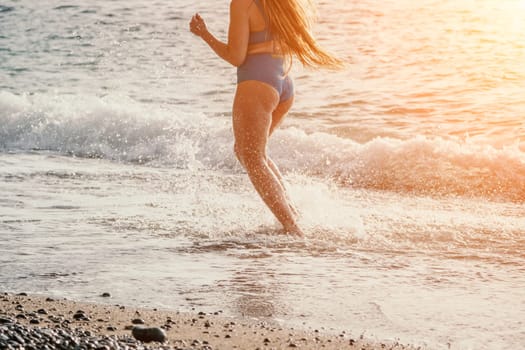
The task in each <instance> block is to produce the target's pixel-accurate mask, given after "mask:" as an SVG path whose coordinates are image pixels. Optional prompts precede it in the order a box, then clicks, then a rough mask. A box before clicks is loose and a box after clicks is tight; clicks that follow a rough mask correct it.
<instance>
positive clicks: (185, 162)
mask: <svg viewBox="0 0 525 350" xmlns="http://www.w3.org/2000/svg"><path fill="white" fill-rule="evenodd" d="M291 118H293V114H292V116H291ZM0 150H2V151H3V152H8V151H14V152H18V151H34V150H45V151H51V152H57V153H60V154H65V155H72V156H76V157H95V158H104V159H109V160H113V161H119V162H131V163H140V164H148V165H150V166H160V167H175V168H181V169H204V170H205V169H213V170H219V171H226V172H232V171H233V172H238V171H241V168H240V166H239V164H238V162H237V161H236V159H235V157H234V155H233V135H232V131H231V125H230V120H229V118H226V117H224V118H220V117H210V116H207V115H205V114H203V113H198V112H195V113H191V114H189V113H185V112H181V111H178V110H177V109H176V108H175V107H173V106H156V107H152V106H151V105H147V104H143V103H140V102H137V101H134V100H131V99H129V98H127V97H122V96H106V97H93V96H78V95H71V96H70V95H67V96H49V95H45V94H35V95H31V96H28V95H22V96H20V95H14V94H11V93H8V92H1V93H0ZM269 154H270V156H271V157H272V158H275V161H276V162H277V163H278V164H279V166H280V167H281V168H282V170H283V171H285V172H295V173H299V174H303V175H308V176H314V177H316V178H329V179H331V180H335V182H336V183H338V184H340V185H343V186H348V187H353V188H366V189H374V190H386V191H395V192H408V193H413V194H422V195H431V196H435V195H438V196H442V195H454V196H468V197H483V198H488V199H494V200H504V201H517V202H521V201H525V153H524V152H523V151H522V150H521V149H520V147H519V145H509V146H507V147H504V148H495V147H493V146H491V145H486V144H482V143H479V142H475V141H472V140H467V141H462V140H458V139H452V138H448V139H445V138H441V137H434V138H430V137H428V136H423V135H415V136H413V137H411V138H409V139H394V138H386V137H377V138H375V139H373V140H371V141H368V142H366V143H358V142H356V141H354V140H352V139H348V138H343V137H340V136H337V135H334V134H330V133H327V132H323V131H319V132H314V133H306V132H305V131H303V130H301V129H298V128H296V127H290V126H288V127H287V126H284V127H283V128H281V129H280V130H278V131H277V132H276V133H275V135H274V137H273V138H272V139H271V141H270V143H269Z"/></svg>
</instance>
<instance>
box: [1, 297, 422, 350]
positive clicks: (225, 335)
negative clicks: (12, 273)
mask: <svg viewBox="0 0 525 350" xmlns="http://www.w3.org/2000/svg"><path fill="white" fill-rule="evenodd" d="M109 300H111V299H108V301H109ZM80 314H83V315H84V317H80V316H79V315H80ZM9 324H16V325H20V326H22V327H26V328H27V329H35V328H36V329H42V328H47V329H55V330H58V329H60V330H67V331H74V332H83V333H82V334H88V335H89V337H90V338H93V337H95V338H97V337H102V338H104V337H105V338H107V337H110V338H111V339H120V340H122V341H126V342H128V343H129V344H132V341H134V339H133V336H132V328H133V327H134V326H140V327H159V328H161V329H163V330H164V332H165V334H166V336H167V340H166V341H165V342H163V343H158V342H150V343H147V344H143V343H142V342H137V343H136V344H137V345H136V346H137V347H135V348H142V349H145V348H147V349H206V350H212V349H214V350H215V349H290V348H300V349H312V350H313V349H321V348H322V349H334V350H336V349H337V350H338V349H359V350H379V349H381V350H384V349H391V350H401V349H407V350H408V349H419V347H413V346H410V345H403V344H399V343H397V342H373V341H369V340H367V339H363V338H362V337H361V336H357V337H355V335H350V334H347V333H345V332H342V333H340V334H339V335H335V334H328V333H326V332H325V331H322V330H312V331H308V330H298V329H294V328H290V327H283V326H281V325H278V324H277V323H276V322H275V323H274V322H268V321H258V320H254V319H247V318H242V317H235V318H230V317H224V316H221V311H216V312H213V313H204V312H199V311H198V310H196V311H195V313H186V312H184V313H182V312H178V311H173V310H159V309H156V308H154V309H147V308H140V307H131V306H125V305H109V304H103V303H90V302H77V301H73V300H68V299H65V298H56V297H45V296H40V295H27V294H26V293H19V294H14V293H1V294H0V335H2V333H3V332H5V331H6V327H7V325H9ZM86 332H87V333H86ZM0 340H1V337H0ZM128 343H126V344H128ZM144 346H146V347H144ZM102 348H104V347H102ZM108 348H113V347H111V346H109V347H108ZM117 348H118V347H117Z"/></svg>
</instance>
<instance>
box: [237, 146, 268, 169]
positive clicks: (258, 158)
mask: <svg viewBox="0 0 525 350" xmlns="http://www.w3.org/2000/svg"><path fill="white" fill-rule="evenodd" d="M234 152H235V156H236V157H237V159H238V160H239V162H241V164H242V165H243V166H244V167H245V168H246V169H249V168H257V167H258V166H259V165H262V164H264V162H265V159H266V155H265V154H264V152H263V151H260V150H257V149H254V148H253V147H246V146H242V145H240V144H238V143H235V146H234Z"/></svg>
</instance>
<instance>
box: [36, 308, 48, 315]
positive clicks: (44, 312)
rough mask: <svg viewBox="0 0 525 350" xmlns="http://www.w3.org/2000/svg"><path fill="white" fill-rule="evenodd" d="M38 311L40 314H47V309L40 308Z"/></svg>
mask: <svg viewBox="0 0 525 350" xmlns="http://www.w3.org/2000/svg"><path fill="white" fill-rule="evenodd" d="M37 313H38V314H40V315H47V311H46V309H38V311H37Z"/></svg>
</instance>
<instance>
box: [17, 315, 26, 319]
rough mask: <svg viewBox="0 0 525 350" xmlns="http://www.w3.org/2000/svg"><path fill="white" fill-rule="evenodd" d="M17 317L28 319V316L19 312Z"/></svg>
mask: <svg viewBox="0 0 525 350" xmlns="http://www.w3.org/2000/svg"><path fill="white" fill-rule="evenodd" d="M15 317H16V318H18V319H22V320H27V316H26V315H24V314H18V315H16V316H15Z"/></svg>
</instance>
